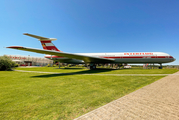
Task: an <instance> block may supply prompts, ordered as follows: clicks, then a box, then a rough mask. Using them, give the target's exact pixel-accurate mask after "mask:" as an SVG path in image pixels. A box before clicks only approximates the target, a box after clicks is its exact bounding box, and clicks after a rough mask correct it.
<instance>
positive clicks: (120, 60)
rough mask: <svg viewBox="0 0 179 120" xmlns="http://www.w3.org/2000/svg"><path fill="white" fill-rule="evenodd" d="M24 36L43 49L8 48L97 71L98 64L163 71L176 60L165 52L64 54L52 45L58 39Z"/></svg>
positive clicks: (31, 35)
mask: <svg viewBox="0 0 179 120" xmlns="http://www.w3.org/2000/svg"><path fill="white" fill-rule="evenodd" d="M24 35H27V36H30V37H34V38H37V39H38V40H39V41H40V42H41V44H42V47H43V49H37V48H29V47H22V46H10V47H7V48H11V49H17V50H24V51H30V52H36V53H41V54H48V55H45V58H48V59H51V60H55V61H59V62H61V63H70V64H86V65H87V68H88V69H90V70H92V69H96V65H97V64H117V65H122V64H141V63H142V64H145V63H148V64H149V63H153V64H155V63H157V64H160V67H159V69H162V63H169V62H173V61H175V60H176V59H175V58H174V57H173V56H171V55H169V54H167V53H164V52H124V53H121V52H120V53H66V52H63V51H61V50H59V49H57V47H56V46H55V45H54V44H53V43H52V41H54V40H57V39H56V38H46V37H41V36H37V35H33V34H29V33H24Z"/></svg>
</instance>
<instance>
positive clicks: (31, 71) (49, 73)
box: [14, 70, 179, 76]
mask: <svg viewBox="0 0 179 120" xmlns="http://www.w3.org/2000/svg"><path fill="white" fill-rule="evenodd" d="M14 71H18V72H34V73H48V74H60V75H101V76H166V75H178V76H179V73H178V74H89V73H56V72H43V71H26V70H14Z"/></svg>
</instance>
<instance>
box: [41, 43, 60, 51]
mask: <svg viewBox="0 0 179 120" xmlns="http://www.w3.org/2000/svg"><path fill="white" fill-rule="evenodd" d="M40 42H41V44H42V47H43V49H44V50H54V51H59V52H62V51H60V50H59V49H57V48H56V47H55V45H54V44H53V43H52V42H51V41H50V40H49V41H40ZM45 43H52V45H53V46H46V44H45Z"/></svg>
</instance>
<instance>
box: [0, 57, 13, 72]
mask: <svg viewBox="0 0 179 120" xmlns="http://www.w3.org/2000/svg"><path fill="white" fill-rule="evenodd" d="M14 66H15V63H14V62H13V61H12V60H11V59H10V58H8V57H7V56H5V55H4V56H0V70H11V67H14Z"/></svg>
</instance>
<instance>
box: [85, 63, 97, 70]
mask: <svg viewBox="0 0 179 120" xmlns="http://www.w3.org/2000/svg"><path fill="white" fill-rule="evenodd" d="M87 68H88V69H90V70H94V69H96V65H95V64H89V65H88V66H87Z"/></svg>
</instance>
